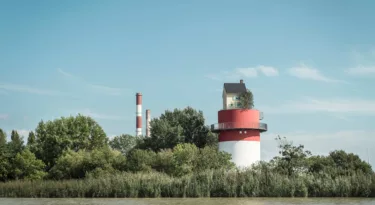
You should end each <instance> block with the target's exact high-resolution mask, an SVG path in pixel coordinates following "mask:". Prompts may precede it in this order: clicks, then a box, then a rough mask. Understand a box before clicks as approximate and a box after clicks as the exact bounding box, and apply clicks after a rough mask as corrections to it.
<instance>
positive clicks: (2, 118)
mask: <svg viewBox="0 0 375 205" xmlns="http://www.w3.org/2000/svg"><path fill="white" fill-rule="evenodd" d="M8 117H9V115H8V114H0V120H6V119H8Z"/></svg>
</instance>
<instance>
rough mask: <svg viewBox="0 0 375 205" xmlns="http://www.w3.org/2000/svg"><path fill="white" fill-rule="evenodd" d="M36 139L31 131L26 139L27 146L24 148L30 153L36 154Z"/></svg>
mask: <svg viewBox="0 0 375 205" xmlns="http://www.w3.org/2000/svg"><path fill="white" fill-rule="evenodd" d="M36 146H37V145H36V137H35V134H34V132H33V131H30V132H29V137H28V138H27V145H26V147H27V148H28V149H29V150H30V151H31V152H32V153H34V154H35V153H36V152H37V147H36Z"/></svg>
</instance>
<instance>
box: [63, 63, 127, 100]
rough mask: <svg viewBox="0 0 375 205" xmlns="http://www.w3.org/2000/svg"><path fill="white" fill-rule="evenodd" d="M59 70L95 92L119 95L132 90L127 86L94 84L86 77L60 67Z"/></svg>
mask: <svg viewBox="0 0 375 205" xmlns="http://www.w3.org/2000/svg"><path fill="white" fill-rule="evenodd" d="M58 72H59V73H60V74H61V75H63V76H64V77H67V78H69V79H72V80H76V81H79V82H80V83H83V84H84V85H85V86H86V87H87V88H89V89H90V90H92V91H95V92H100V93H104V94H107V95H114V96H119V95H122V94H124V93H125V92H129V91H130V90H129V89H125V88H115V87H109V86H104V85H97V84H92V83H89V82H87V81H86V80H85V79H84V78H81V77H79V76H76V75H73V74H71V73H68V72H66V71H64V70H62V69H60V68H59V69H58Z"/></svg>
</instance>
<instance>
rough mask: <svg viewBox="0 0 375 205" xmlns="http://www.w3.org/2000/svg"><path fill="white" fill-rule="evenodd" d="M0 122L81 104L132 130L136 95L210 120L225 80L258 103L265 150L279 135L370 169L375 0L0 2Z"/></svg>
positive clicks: (33, 118) (154, 105) (47, 116)
mask: <svg viewBox="0 0 375 205" xmlns="http://www.w3.org/2000/svg"><path fill="white" fill-rule="evenodd" d="M0 5H1V6H0V128H2V129H4V130H6V131H7V132H8V133H9V132H10V131H11V130H12V129H14V130H18V131H19V133H21V134H22V135H24V136H25V138H27V133H28V132H29V131H31V130H34V129H35V128H36V126H37V124H38V122H39V121H40V120H44V121H47V120H53V119H56V118H59V117H61V116H70V115H76V114H77V113H81V114H84V115H89V116H91V117H93V118H94V119H95V120H96V121H97V122H98V123H99V124H100V125H101V126H102V127H103V129H104V131H105V132H106V133H107V135H108V136H109V137H113V136H115V135H119V134H123V133H127V134H135V114H136V113H135V111H136V110H135V109H136V105H135V94H136V93H137V92H141V93H142V94H143V116H144V117H143V127H145V110H146V109H150V110H151V115H152V117H158V116H160V114H161V113H164V112H165V110H173V109H175V108H179V109H182V108H185V107H187V106H191V107H193V108H195V109H197V110H201V111H203V113H204V115H205V118H206V124H207V125H209V124H213V123H217V112H218V111H219V110H220V109H222V96H221V92H222V89H223V83H224V82H239V80H240V79H243V80H244V83H246V86H247V88H249V89H250V90H251V91H252V92H253V94H254V101H255V108H256V109H259V110H260V111H262V112H263V113H264V119H263V122H265V123H267V124H268V131H267V132H266V133H262V136H261V149H262V154H261V157H262V159H264V160H268V159H270V158H272V157H273V156H275V155H277V152H278V150H277V144H276V141H275V140H274V138H275V137H276V136H278V135H280V136H283V137H284V136H285V137H287V139H289V140H291V141H293V143H294V144H303V145H305V147H306V149H308V150H311V151H312V152H313V154H328V153H329V152H330V151H333V150H336V149H343V150H345V151H347V152H353V153H355V154H358V155H359V156H360V157H361V158H362V159H364V160H366V161H369V162H370V163H371V164H372V166H373V168H375V149H374V148H375V126H374V122H375V119H374V116H375V92H372V90H373V89H371V87H375V81H374V80H375V40H374V36H375V27H374V26H373V22H374V21H375V13H374V12H373V8H374V6H375V2H374V1H370V0H368V1H366V0H361V1H346V0H342V1H341V0H340V1H339V0H332V1H324V0H316V1H307V0H289V1H288V3H285V2H283V3H281V2H280V1H277V0H273V1H270V0H265V1H255V0H243V1H241V0H234V1H223V0H215V1H214V0H203V1H202V0H199V1H198V0H190V1H184V2H183V1H172V0H170V1H167V0H161V1H145V0H139V1H120V0H108V1H101V0H80V1H75V0H66V1H47V0H45V1H42V0H36V1H20V0H12V1H10V0H1V1H0Z"/></svg>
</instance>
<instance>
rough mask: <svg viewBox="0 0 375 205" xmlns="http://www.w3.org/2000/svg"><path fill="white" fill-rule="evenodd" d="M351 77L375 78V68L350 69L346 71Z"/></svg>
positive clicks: (359, 67)
mask: <svg viewBox="0 0 375 205" xmlns="http://www.w3.org/2000/svg"><path fill="white" fill-rule="evenodd" d="M345 72H346V73H347V74H349V75H353V76H364V77H374V76H375V66H362V65H359V66H357V67H353V68H349V69H347V70H346V71H345Z"/></svg>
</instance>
